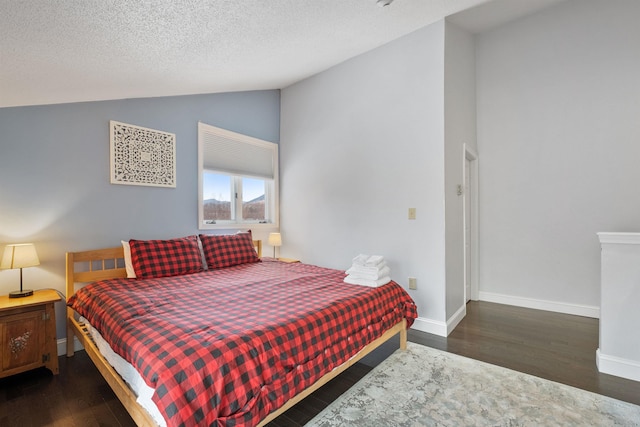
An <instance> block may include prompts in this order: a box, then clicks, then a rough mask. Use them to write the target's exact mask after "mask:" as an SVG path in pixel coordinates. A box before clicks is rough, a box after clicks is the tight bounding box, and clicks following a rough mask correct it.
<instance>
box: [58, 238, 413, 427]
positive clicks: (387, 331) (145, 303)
mask: <svg viewBox="0 0 640 427" xmlns="http://www.w3.org/2000/svg"><path fill="white" fill-rule="evenodd" d="M200 237H202V238H203V239H208V237H206V236H202V235H201V236H200ZM245 240H246V238H245ZM198 242H199V244H200V249H199V250H200V251H204V254H202V257H203V258H205V259H206V261H207V263H205V264H208V265H209V267H210V268H208V269H207V270H204V271H196V272H190V273H188V274H170V275H168V276H161V277H138V278H136V279H131V278H127V275H128V273H127V266H126V265H125V250H124V249H123V247H115V248H107V249H99V250H90V251H83V252H69V253H67V302H68V307H67V326H68V332H67V337H68V339H67V356H72V355H73V353H74V346H73V339H72V337H73V336H76V337H77V338H78V340H79V341H80V343H81V344H82V345H83V346H84V348H85V350H86V351H87V354H88V355H89V357H90V358H91V359H92V361H93V362H94V364H95V365H96V367H97V368H98V370H99V371H100V372H101V373H102V375H103V376H104V378H105V379H106V381H107V382H108V383H109V385H110V386H111V388H112V389H113V390H114V392H115V394H116V395H117V397H118V399H119V400H120V401H121V402H122V404H123V406H124V407H125V408H126V409H127V410H128V411H129V413H130V415H131V417H132V418H133V419H134V421H135V422H136V423H137V424H138V425H140V426H155V425H158V424H159V423H158V422H157V418H156V419H154V417H152V416H151V415H150V412H149V410H148V409H145V408H144V407H143V406H141V404H140V403H138V395H137V393H139V392H134V391H133V390H132V388H131V387H130V386H129V384H128V383H127V382H126V381H125V380H124V379H123V377H122V376H121V375H120V374H119V373H118V371H116V369H115V368H114V367H113V366H112V365H111V363H109V361H107V358H106V356H104V355H103V353H102V352H101V351H100V350H99V349H98V347H103V344H100V343H98V344H97V343H96V340H95V337H96V334H95V332H96V331H97V332H98V334H97V335H99V336H102V337H103V338H104V340H105V341H106V342H107V343H108V345H109V347H110V349H111V350H113V351H114V352H115V353H117V354H118V355H119V356H120V357H121V358H123V359H124V360H126V361H127V362H128V363H129V364H130V365H132V366H134V367H135V370H136V371H138V372H139V374H140V375H141V376H142V378H143V379H144V382H145V383H146V384H147V385H148V386H149V387H150V389H151V390H152V391H153V401H154V403H155V404H156V405H157V408H158V411H159V412H160V413H161V414H162V417H163V418H164V419H163V420H162V421H165V422H166V424H167V425H169V426H174V425H184V426H191V425H193V426H195V425H219V426H223V425H229V426H231V425H233V426H255V425H260V426H263V425H265V424H267V423H268V422H270V421H271V420H273V419H274V418H276V417H277V416H279V415H280V414H282V413H283V412H284V411H286V410H287V409H289V408H290V407H292V406H293V405H295V404H296V403H297V402H299V401H300V400H302V399H304V398H305V397H306V396H308V395H309V394H311V393H312V392H313V391H315V390H316V389H318V388H319V387H321V386H322V385H324V384H325V383H327V382H328V381H329V380H331V379H332V378H334V377H336V376H337V375H339V374H340V373H341V372H343V371H344V370H345V369H347V368H348V367H349V366H351V365H353V364H354V363H355V362H357V361H358V360H360V359H361V358H362V357H364V356H365V355H366V354H368V353H370V352H371V351H372V350H374V349H375V348H377V347H378V346H380V345H381V344H382V343H383V342H385V341H387V340H389V339H391V338H392V337H394V336H395V335H397V334H400V347H401V348H405V347H406V339H407V337H406V330H407V327H408V326H410V324H411V323H412V322H413V320H414V319H415V317H416V316H417V313H416V308H415V304H414V303H413V301H412V300H411V298H410V297H409V296H408V295H407V294H406V292H405V291H404V290H403V289H402V288H401V287H400V286H399V285H397V284H396V283H394V282H390V283H389V284H387V285H384V286H381V287H378V288H368V287H365V286H358V285H348V284H345V283H342V279H343V278H344V272H341V271H338V270H332V269H326V268H322V267H318V266H312V265H307V264H303V263H296V264H291V263H284V262H278V261H277V260H273V259H267V258H265V259H260V256H261V243H260V242H259V241H250V242H251V243H250V245H251V250H252V251H253V255H254V256H255V258H257V261H255V260H254V261H252V262H246V263H245V262H242V263H238V264H233V263H232V264H233V265H225V263H226V264H228V262H227V261H228V258H233V259H236V258H237V256H236V255H237V254H236V252H234V251H232V250H229V251H228V252H229V253H233V254H232V255H231V256H228V253H227V254H226V255H225V256H226V258H225V256H223V257H222V259H223V262H222V265H223V266H222V267H218V266H215V263H216V262H219V260H220V257H218V258H217V259H212V258H211V257H209V256H208V255H209V254H210V253H211V247H210V245H209V248H207V244H205V243H206V240H205V241H200V240H199V239H198ZM245 243H246V242H245ZM133 244H135V242H134V243H132V245H133ZM254 247H255V249H254ZM207 249H209V252H207ZM226 249H229V248H226ZM221 250H222V252H224V251H225V247H224V245H223V248H222V249H220V247H216V248H214V251H215V254H216V256H218V255H219V254H220V251H221ZM131 251H132V255H133V257H134V258H135V257H136V255H135V254H133V252H134V246H131ZM138 258H140V256H139V254H138ZM151 258H152V261H153V262H156V261H157V260H156V259H155V257H151ZM161 259H162V262H156V264H155V265H164V264H167V262H166V260H167V258H162V257H161ZM216 260H217V261H216ZM182 261H183V260H182V258H179V259H178V261H175V260H173V259H171V262H169V264H174V263H179V262H182ZM150 262H151V261H150ZM212 265H213V266H214V268H211V266H212ZM161 268H165V267H161ZM87 283H89V285H86V286H85V284H87ZM89 325H91V326H89ZM92 332H93V333H92Z"/></svg>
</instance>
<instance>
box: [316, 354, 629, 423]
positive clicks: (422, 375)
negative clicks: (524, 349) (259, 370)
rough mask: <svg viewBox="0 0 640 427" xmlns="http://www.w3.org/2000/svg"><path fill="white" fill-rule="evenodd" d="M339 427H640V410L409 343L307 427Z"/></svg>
mask: <svg viewBox="0 0 640 427" xmlns="http://www.w3.org/2000/svg"><path fill="white" fill-rule="evenodd" d="M337 426H366V427H374V426H381V427H382V426H384V427H387V426H407V427H413V426H640V406H636V405H632V404H630V403H626V402H622V401H619V400H616V399H612V398H609V397H605V396H601V395H597V394H594V393H590V392H588V391H584V390H580V389H577V388H574V387H570V386H567V385H564V384H559V383H555V382H552V381H547V380H544V379H541V378H537V377H534V376H531V375H527V374H523V373H520V372H516V371H512V370H510V369H506V368H501V367H499V366H495V365H490V364H488V363H484V362H479V361H477V360H473V359H469V358H466V357H462V356H458V355H455V354H451V353H446V352H443V351H440V350H436V349H432V348H429V347H425V346H421V345H418V344H414V343H408V348H407V350H406V351H401V350H397V351H396V352H395V353H393V354H392V355H391V356H390V357H389V358H388V359H386V360H385V361H384V362H382V363H381V364H380V365H378V366H377V367H376V368H374V369H373V370H372V371H371V372H369V373H368V374H367V375H366V376H365V377H364V378H362V379H361V380H360V381H359V382H358V383H356V384H355V385H354V386H353V387H352V388H351V389H349V390H348V391H347V392H346V393H344V394H343V395H342V396H340V397H339V398H338V399H337V400H336V401H334V402H333V403H332V404H331V405H329V406H328V407H327V408H326V409H324V410H323V411H322V412H321V413H320V414H318V416H316V417H315V418H314V419H313V420H311V421H310V422H309V423H308V424H307V427H337Z"/></svg>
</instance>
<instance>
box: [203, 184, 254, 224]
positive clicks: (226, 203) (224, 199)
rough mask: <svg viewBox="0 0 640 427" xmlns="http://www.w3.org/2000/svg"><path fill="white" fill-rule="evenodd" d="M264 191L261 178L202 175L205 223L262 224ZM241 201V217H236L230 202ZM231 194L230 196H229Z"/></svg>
mask: <svg viewBox="0 0 640 427" xmlns="http://www.w3.org/2000/svg"><path fill="white" fill-rule="evenodd" d="M265 188H266V182H265V180H263V179H257V178H247V177H234V176H230V175H224V174H218V173H213V172H205V173H204V185H203V193H204V194H203V201H204V206H203V211H204V212H203V213H204V220H205V221H207V222H212V223H214V224H215V223H216V222H217V221H231V220H235V221H258V222H259V221H265V220H266V210H265ZM236 193H237V197H238V199H240V200H242V207H241V209H242V216H241V217H240V216H239V215H235V217H234V215H233V214H234V212H233V211H234V208H236V209H237V208H238V207H235V206H232V204H231V202H232V201H234V202H235V200H236V197H235V195H236ZM232 195H233V197H232Z"/></svg>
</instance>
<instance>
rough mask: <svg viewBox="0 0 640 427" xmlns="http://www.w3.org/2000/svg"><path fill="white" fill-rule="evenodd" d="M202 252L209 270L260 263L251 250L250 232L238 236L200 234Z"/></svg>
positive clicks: (254, 251)
mask: <svg viewBox="0 0 640 427" xmlns="http://www.w3.org/2000/svg"><path fill="white" fill-rule="evenodd" d="M200 241H201V242H202V250H203V251H204V257H205V259H206V261H207V265H208V266H209V269H214V268H222V267H230V266H232V265H238V264H247V263H252V262H260V258H258V254H257V253H256V250H255V249H254V248H253V238H252V237H251V232H249V233H238V234H222V235H209V234H201V235H200Z"/></svg>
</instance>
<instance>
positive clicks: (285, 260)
mask: <svg viewBox="0 0 640 427" xmlns="http://www.w3.org/2000/svg"><path fill="white" fill-rule="evenodd" d="M277 260H278V261H281V262H288V263H290V264H293V263H296V262H300V260H299V259H293V258H277Z"/></svg>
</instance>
